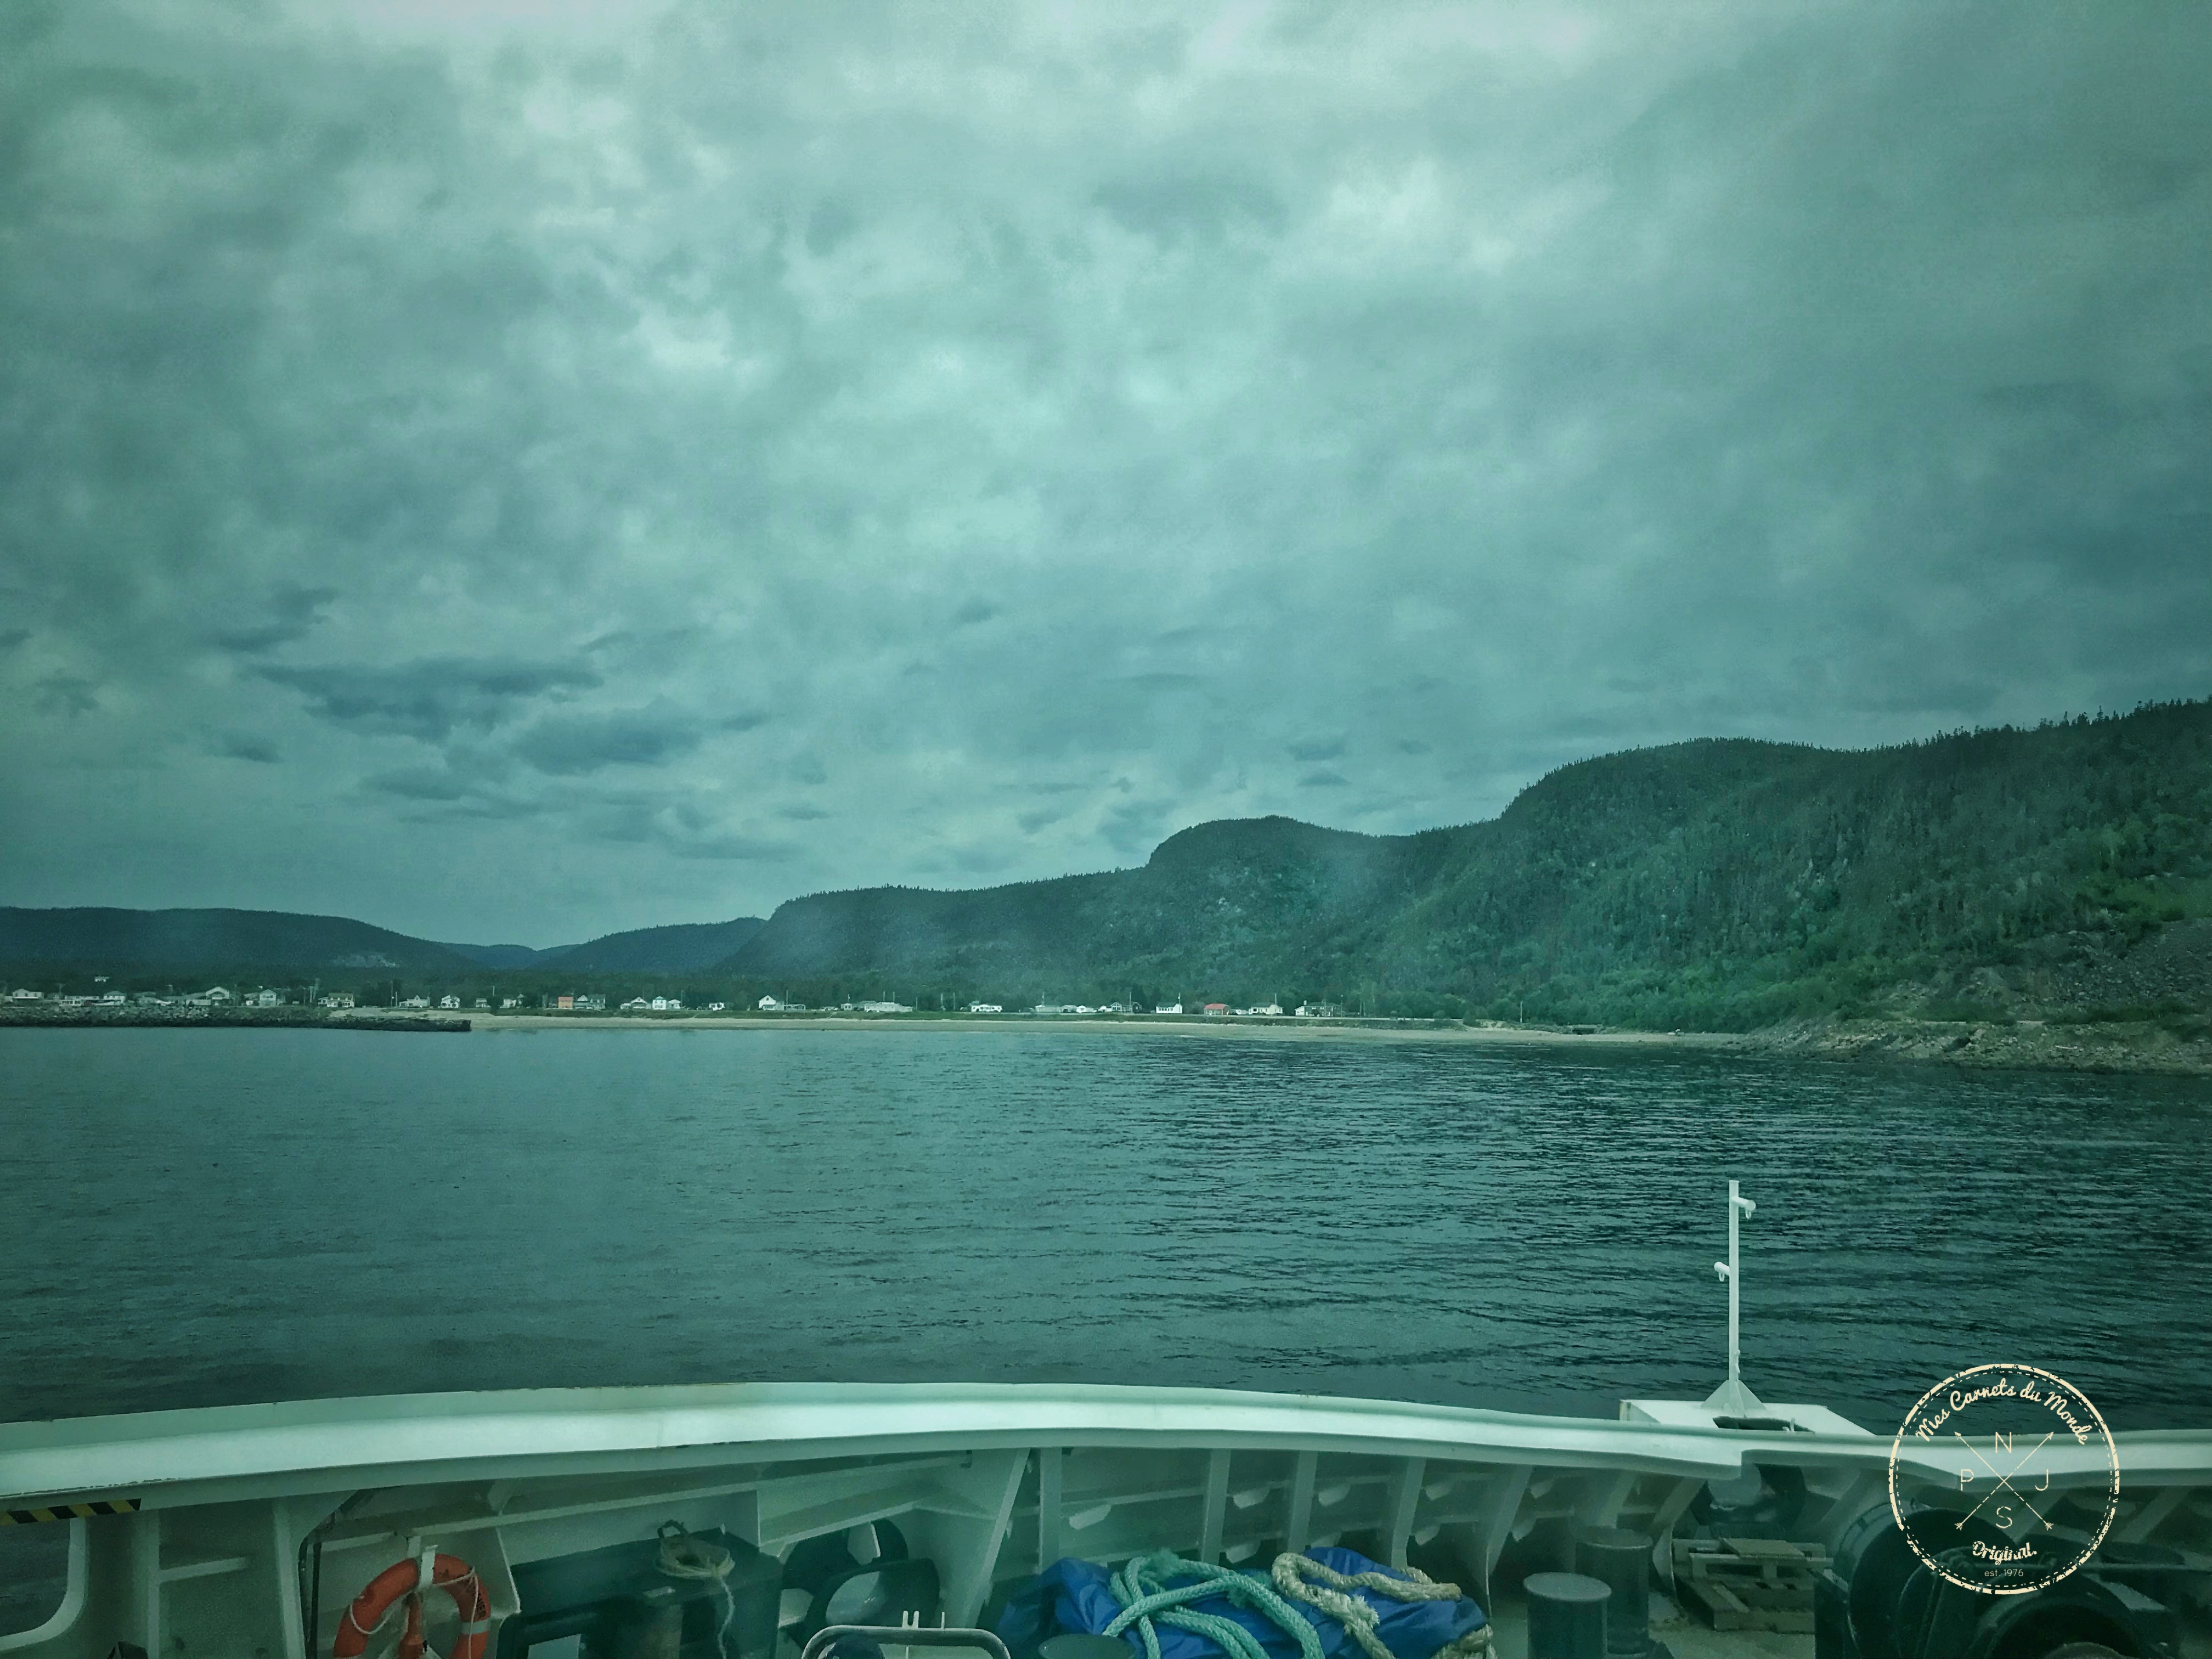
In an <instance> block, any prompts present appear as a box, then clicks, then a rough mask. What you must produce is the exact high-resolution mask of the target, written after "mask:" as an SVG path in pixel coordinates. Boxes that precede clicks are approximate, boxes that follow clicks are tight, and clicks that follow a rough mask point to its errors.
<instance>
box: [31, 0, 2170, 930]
mask: <svg viewBox="0 0 2212 1659" xmlns="http://www.w3.org/2000/svg"><path fill="white" fill-rule="evenodd" d="M603 5H604V15H603V16H599V17H598V18H597V21H595V12H596V11H598V10H599V8H595V7H592V6H583V7H576V8H570V9H567V10H566V11H564V13H563V15H564V16H565V17H567V18H568V25H565V26H564V28H566V30H567V32H565V33H558V32H556V33H548V32H544V31H539V32H537V33H533V34H531V35H529V36H525V35H523V34H522V33H515V34H514V35H513V37H512V38H509V37H507V36H506V35H503V34H502V33H501V30H502V28H503V27H505V26H504V25H501V24H500V23H499V22H498V21H496V18H497V15H498V14H497V11H496V9H495V10H494V11H493V12H492V13H484V12H482V11H480V10H476V9H470V8H465V7H462V8H431V7H428V6H424V7H418V8H415V9H411V10H410V9H404V8H394V7H392V6H390V5H386V4H381V3H375V0H354V3H353V8H352V10H351V12H350V14H349V16H350V21H348V22H344V23H343V24H342V23H340V22H338V21H333V16H334V14H332V13H331V11H330V10H329V9H325V8H313V9H310V8H306V7H301V8H299V9H297V10H296V11H287V10H286V9H285V8H284V6H283V4H282V3H281V0H280V3H278V4H276V5H273V6H268V7H260V8H246V9H239V8H234V7H230V6H217V5H210V6H208V7H206V8H204V9H201V8H197V7H195V6H193V5H191V4H186V5H185V6H182V7H160V8H155V7H151V6H144V7H139V6H133V5H127V4H126V5H116V4H112V3H108V0H88V3H84V4H78V5H67V6H64V5H60V4H55V3H44V4H31V5H19V6H16V7H15V8H12V9H4V10H0V30H4V31H5V35H4V38H0V112H3V113H0V157H4V158H5V159H4V161H0V248H4V249H5V250H7V257H4V258H0V339H4V340H5V341H6V342H7V343H8V349H7V350H6V351H4V352H0V620H3V621H4V623H5V628H4V629H0V696H8V697H9V698H10V699H11V703H10V706H11V707H13V708H15V710H16V711H17V714H18V718H17V719H15V720H12V721H9V722H0V814H4V816H5V818H6V821H7V822H9V823H11V824H14V823H29V824H33V825H38V826H44V827H43V828H42V829H40V830H38V831H37V832H36V833H35V834H33V835H32V836H27V837H25V838H23V839H22V840H21V843H20V844H18V845H15V846H14V847H13V848H11V860H12V861H11V864H10V875H11V880H12V883H13V890H11V891H10V892H9V893H8V894H5V895H0V897H5V898H7V899H8V900H9V901H10V902H33V903H40V902H44V903H64V902H88V903H90V902H125V903H191V902H208V903H216V902H242V903H252V904H262V905H278V906H289V907H290V908H307V909H317V910H332V909H343V910H352V911H355V912H357V913H362V914H365V915H368V916H369V917H370V918H371V919H372V920H376V921H385V922H387V923H391V924H393V925H400V926H410V927H414V928H416V930H417V931H421V932H424V933H430V934H431V935H433V936H435V937H440V938H454V937H461V936H465V935H466V934H469V933H483V935H484V936H491V935H493V934H496V935H498V936H501V937H530V938H544V939H547V940H548V942H550V939H551V938H552V937H553V936H556V935H557V936H562V937H580V936H583V935H584V934H586V933H592V932H604V931H609V930H611V929H614V928H617V927H631V926H635V925H638V924H639V923H641V922H642V921H679V920H685V919H690V918H693V917H696V916H697V915H708V914H713V915H731V914H737V913H738V911H740V910H744V909H761V910H765V909H766V908H768V907H769V906H771V905H772V904H774V903H775V902H776V901H777V900H778V899H780V898H781V897H784V896H788V895H789V894H792V893H794V892H799V891H804V890H809V889H812V888H819V887H831V886H850V885H855V884H862V883H867V882H874V881H886V880H889V881H895V880H901V879H920V878H923V877H925V876H929V877H931V878H933V879H942V880H967V879H981V878H985V877H990V878H1002V877H1006V878H1011V877H1023V878H1026V877H1033V876H1042V875H1048V874H1053V873H1056V872H1060V871H1064V870H1070V869H1080V868H1084V867H1092V866H1100V865H1103V864H1109V863H1127V862H1131V861H1134V860H1138V859H1141V858H1142V857H1144V856H1145V855H1146V854H1147V853H1148V852H1149V851H1150V848H1151V847H1152V845H1153V844H1155V843H1156V842H1158V839H1160V838H1161V837H1162V836H1164V835H1165V834H1168V833H1170V832H1172V831H1173V830H1174V829H1178V828H1181V827H1182V826H1183V825H1185V824H1187V823H1193V822H1197V821H1201V820H1204V819H1207V818H1213V817H1228V816H1236V815H1240V814H1255V813H1262V812H1268V811H1290V812H1293V813H1304V814H1308V815H1313V816H1322V814H1323V807H1322V805H1321V804H1322V803H1326V806H1327V816H1328V818H1329V821H1330V822H1334V823H1343V824H1345V825H1346V827H1349V828H1357V829H1370V830H1400V829H1412V828H1416V827H1419V826H1421V825H1423V824H1427V823H1444V822H1456V821H1464V820H1466V819H1468V818H1471V817H1480V816H1484V815H1486V814H1487V813H1489V812H1492V811H1496V810H1497V809H1498V807H1500V806H1501V805H1504V802H1505V800H1506V799H1510V795H1511V793H1512V792H1513V791H1514V790H1515V789H1516V788H1517V787H1520V786H1522V785H1523V784H1525V783H1526V782H1528V781H1529V780H1530V779H1531V778H1533V777H1534V776H1535V775H1539V774H1541V772H1542V771H1544V770H1545V769H1548V768H1549V767H1551V766H1553V765H1556V764H1558V763H1560V762H1562V761H1565V760H1568V759H1572V758H1575V757H1578V756H1581V755H1583V754H1588V753H1591V752H1595V751H1599V750H1607V749H1613V748H1618V747H1622V746H1626V745H1628V744H1640V743H1656V742H1663V741H1669V740H1673V739H1675V738H1686V737H1691V736H1697V735H1705V734H1718V733H1730V732H1741V733H1747V734H1751V735H1758V736H1766V737H1777V738H1793V739H1796V740H1802V741H1808V742H1821V743H1843V744H1850V743H1865V742H1876V741H1889V740H1893V739H1896V738H1903V737H1907V736H1912V735H1917V734H1920V733H1924V732H1928V731H1931V730H1935V729H1938V728H1943V727H1948V726H1957V725H1960V724H1966V723H1970V722H1972V721H1975V720H2033V719H2035V718H2038V717H2039V716H2041V715H2045V714H2053V713H2056V712H2058V711H2060V710H2062V709H2066V708H2095V707H2107V708H2112V707H2124V706H2127V705H2129V704H2130V703H2132V702H2135V701H2136V700H2137V699H2139V698H2142V697H2147V696H2188V695H2200V694H2201V693H2202V692H2203V690H2204V681H2205V670H2206V653H2205V651H2204V648H2203V617H2204V616H2205V614H2206V613H2207V611H2208V609H2212V592H2208V586H2212V577H2208V574H2207V573H2208V570H2212V558H2208V542H2212V487H2208V482H2207V477H2206V474H2207V469H2206V468H2205V467H2204V466H2203V457H2204V455H2205V453H2207V451H2208V448H2212V149H2208V147H2207V146H2206V144H2205V143H2204V142H2203V136H2204V133H2205V131H2207V130H2208V127H2212V108H2208V98H2212V94H2208V88H2212V32H2208V31H2206V30H2205V29H2204V28H2203V27H2202V18H2201V16H2199V15H2197V14H2196V13H2194V12H2193V11H2188V10H2185V9H2179V8H2174V9H2159V8H2130V9H2096V10H2087V9H2083V10H2058V9H2033V8H2028V9H2000V8H1948V7H1894V8H1871V7H1867V6H1863V5H1861V4H1857V3H1845V0H1833V3H1820V0H1815V3H1811V4H1807V5H1802V6H1790V7H1771V8H1768V7H1751V6H1746V7H1730V8H1723V9H1717V10H1698V9H1680V8H1666V7H1659V8H1653V7H1644V6H1637V5H1633V4H1629V3H1620V4H1593V5H1587V6H1568V5H1564V4H1563V5H1541V6H1536V5H1526V4H1518V3H1516V4H1494V5H1492V4H1482V3H1473V4H1468V5H1465V6H1454V7H1429V6H1423V5H1415V4H1410V3H1408V4H1398V3H1388V0H1386V3H1380V4H1376V5H1370V6H1365V7H1358V8H1340V9H1328V8H1312V7H1304V6H1298V5H1293V4H1288V3H1279V4H1268V3H1265V0H1255V3H1249V4H1244V3H1239V4H1234V5H1229V6H1226V7H1225V8H1223V9H1218V10H1210V11H1194V10H1193V9H1189V8H1188V7H1183V6H1168V5H1158V6H1153V5H1146V4H1139V5H1138V6H1136V7H1134V8H1121V7H1115V8H1078V9H1048V8H1045V7H1042V6H1038V7H1030V6H1015V5H1006V4H991V3H986V4H985V5H984V6H983V7H982V8H981V9H979V10H976V11H974V12H972V13H969V14H967V15H963V17H962V18H960V19H957V20H955V19H952V18H951V17H950V16H949V15H947V14H945V13H944V12H943V11H942V10H939V9H925V8H920V7H908V6H902V5H883V6H878V7H872V8H871V9H868V10H867V12H866V14H865V17H864V18H863V17H861V16H860V15H856V14H853V13H849V12H845V11H841V10H839V9H834V8H823V7H818V6H807V5H800V4H797V3H785V0H771V3H768V4H766V5H763V6H757V7H753V8H750V9H747V10H746V11H745V12H744V15H743V16H742V17H740V16H738V15H736V14H733V13H732V12H731V11H729V10H728V9H726V8H722V7H719V6H714V5H710V4H705V3H690V0H687V3H678V4H675V5H671V6H665V7H662V6H657V5H651V4H647V3H645V0H631V3H627V4H624V5H620V6H617V4H615V3H614V0H603ZM337 15H339V16H344V15H348V14H337ZM471 19H474V20H476V21H471ZM1347 755H1350V756H1356V757H1358V765H1357V766H1356V767H1352V766H1351V765H1350V764H1349V763H1348V762H1346V761H1345V759H1344V757H1346V756H1347ZM241 761H245V762H250V763H252V764H249V765H241V764H240V762H241ZM1340 765H1341V766H1343V767H1345V768H1346V769H1344V770H1340V769H1337V768H1338V766H1340ZM1355 773H1356V775H1357V781H1356V785H1355V784H1354V783H1353V782H1352V781H1348V780H1349V779H1350V777H1351V775H1352V774H1355ZM125 776H129V777H131V778H134V779H137V780H141V781H143V780H145V779H149V778H153V779H158V787H140V786H139V785H138V784H133V785H132V787H130V788H127V789H126V788H122V787H118V785H117V783H116V782H115V780H117V779H118V778H122V777H125ZM1041 802H1042V803H1045V805H1044V807H1042V808H1041V807H1040V803H1041ZM333 803H342V805H333ZM93 823H97V824H99V825H100V829H101V835H102V836H103V837H104V838H105V843H106V845H108V846H109V847H111V848H118V849H121V850H120V851H118V852H117V853H116V854H113V855H112V856H106V855H103V860H102V861H100V862H92V861H88V854H85V853H84V852H83V851H82V848H84V847H85V846H87V845H88V844H89V843H88V838H87V837H86V836H84V835H83V834H82V833H81V831H82V829H83V827H84V826H86V825H88V824H93ZM180 824H190V825H192V826H196V827H195V828H194V829H191V831H190V832H189V833H190V835H191V836H197V837H199V841H198V842H197V843H195V846H196V849H197V850H191V851H188V852H186V853H185V854H174V852H173V849H174V848H177V847H178V846H179V836H180V835H184V834H185V832H184V831H180V830H179V828H178V826H179V825H180ZM817 824H823V825H831V826H834V833H832V830H831V829H828V828H825V829H812V828H808V829H805V830H803V831H802V830H800V829H799V828H797V827H798V826H812V825H817ZM133 849H137V851H144V850H146V849H162V850H161V856H160V857H158V858H157V857H153V856H145V857H140V856H137V852H134V851H133ZM433 853H435V856H431V854H433ZM133 883H143V885H133ZM272 883H274V884H276V885H274V886H272V885H270V884H272ZM410 907H411V908H410ZM471 917H474V918H475V920H474V921H471V920H470V918H471Z"/></svg>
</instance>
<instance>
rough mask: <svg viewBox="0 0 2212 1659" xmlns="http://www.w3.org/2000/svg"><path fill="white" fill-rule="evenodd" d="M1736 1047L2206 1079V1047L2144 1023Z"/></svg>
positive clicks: (1786, 1038) (1772, 1035) (1825, 1023)
mask: <svg viewBox="0 0 2212 1659" xmlns="http://www.w3.org/2000/svg"><path fill="white" fill-rule="evenodd" d="M1737 1042H1738V1044H1739V1046H1741V1047H1742V1048H1746V1049H1749V1050H1753V1051H1755V1052H1759V1053H1762V1054H1779V1055H1795V1056H1802V1057H1806V1058H1810V1059H1821V1060H1897V1061H1905V1062H1910V1063H1916V1064H1940V1065H1945V1066H1974V1067H1978V1068H1981V1069H1986V1070H2013V1071H2056V1072H2140V1073H2157V1074H2161V1075H2166V1076H2178V1077H2212V1040H2208V1039H2207V1038H2205V1037H2204V1036H2190V1035H2185V1034H2184V1033H2182V1032H2179V1031H2176V1030H2172V1029H2171V1028H2169V1027H2167V1026H2165V1025H2161V1024H2157V1023H2155V1022H2153V1021H2148V1020H2140V1021H2134V1022H2121V1021H2111V1022H2105V1021H2100V1022H2095V1023H2082V1024H2075V1023H2064V1024H2055V1023H2052V1022H2050V1021H2047V1020H2040V1019H2015V1020H2008V1021H2007V1020H1983V1021H1966V1020H1929V1019H1897V1018H1890V1019H1862V1020H1793V1021H1790V1022H1788V1023H1786V1024H1781V1025H1773V1026H1769V1027H1767V1028H1766V1029H1765V1030H1758V1031H1747V1032H1746V1033H1745V1034H1744V1035H1743V1036H1741V1037H1740V1038H1738V1039H1737Z"/></svg>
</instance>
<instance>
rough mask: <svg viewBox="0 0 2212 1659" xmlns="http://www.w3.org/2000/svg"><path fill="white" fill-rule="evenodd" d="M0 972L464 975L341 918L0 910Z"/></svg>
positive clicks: (435, 948)
mask: <svg viewBox="0 0 2212 1659" xmlns="http://www.w3.org/2000/svg"><path fill="white" fill-rule="evenodd" d="M0 963H82V964H87V965H91V966H96V967H99V968H101V969H118V970H128V969H150V968H171V969H178V970H179V971H185V970H191V971H199V972H216V971H219V970H221V969H225V968H230V967H234V966H240V965H251V966H253V967H256V968H290V969H302V970H305V969H333V968H335V969H384V968H400V969H414V970H416V971H418V972H428V973H446V972H454V971H459V970H461V969H466V968H467V967H468V966H469V963H468V962H467V960H466V959H465V957H462V956H460V955H459V954H457V953H456V952H455V951H453V948H452V947H451V946H449V945H435V944H433V943H431V941H429V940H428V939H410V938H409V937H408V936H407V935H406V934H404V933H392V932H390V931H389V930H387V929H386V928H382V927H371V926H369V924H368V923H367V922H365V921H353V920H352V919H351V918H350V917H347V916H310V915H295V914H294V913H293V912H290V911H286V910H121V909H112V908H95V907H80V908H71V909H58V910H27V909H16V908H0Z"/></svg>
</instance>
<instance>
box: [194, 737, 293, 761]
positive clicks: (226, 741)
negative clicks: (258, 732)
mask: <svg viewBox="0 0 2212 1659" xmlns="http://www.w3.org/2000/svg"><path fill="white" fill-rule="evenodd" d="M208 752H209V753H210V754H213V755H220V756H222V757H223V758H224V759H225V760H242V761H252V762H253V763H255V764H256V765H258V766H274V765H276V763H278V762H279V761H281V760H283V758H284V757H283V754H282V753H281V752H280V751H279V750H278V749H277V747H276V744H273V743H270V741H269V740H268V739H267V738H257V737H253V736H252V735H250V734H249V733H246V732H224V733H223V734H222V735H221V736H220V737H218V738H216V740H215V741H214V742H213V743H212V744H210V745H209V749H208Z"/></svg>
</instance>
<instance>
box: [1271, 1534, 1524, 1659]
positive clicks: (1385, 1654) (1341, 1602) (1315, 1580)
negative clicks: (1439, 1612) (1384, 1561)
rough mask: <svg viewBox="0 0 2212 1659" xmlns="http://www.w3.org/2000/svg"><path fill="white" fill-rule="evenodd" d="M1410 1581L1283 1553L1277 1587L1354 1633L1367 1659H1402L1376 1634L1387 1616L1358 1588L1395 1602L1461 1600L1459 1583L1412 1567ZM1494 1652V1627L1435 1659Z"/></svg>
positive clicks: (1480, 1628)
mask: <svg viewBox="0 0 2212 1659" xmlns="http://www.w3.org/2000/svg"><path fill="white" fill-rule="evenodd" d="M1405 1571H1406V1577H1403V1578H1401V1577H1397V1576H1396V1575H1395V1574H1393V1573H1387V1572H1358V1573H1344V1572H1339V1571H1336V1569H1335V1568H1334V1567H1330V1566H1325V1565H1322V1563H1321V1562H1319V1561H1316V1560H1315V1559H1313V1558H1312V1557H1311V1556H1306V1555H1295V1554H1283V1555H1279V1556H1277V1557H1276V1558H1275V1574H1274V1577H1275V1588H1276V1589H1279V1590H1280V1591H1281V1592H1282V1593H1283V1595H1284V1596H1285V1598H1286V1599H1288V1600H1290V1601H1303V1602H1304V1603H1305V1604H1306V1605H1307V1606H1308V1607H1315V1608H1317V1609H1319V1610H1320V1611H1321V1612H1322V1613H1327V1614H1328V1616H1329V1617H1330V1618H1332V1619H1334V1620H1336V1621H1337V1623H1339V1624H1340V1625H1342V1626H1344V1628H1345V1629H1346V1631H1347V1632H1350V1633H1351V1636H1352V1640H1353V1641H1355V1642H1357V1643H1358V1644H1359V1648H1360V1651H1361V1652H1363V1653H1364V1654H1365V1655H1366V1656H1367V1659H1397V1656H1396V1655H1395V1654H1394V1653H1392V1652H1391V1651H1390V1650H1389V1648H1388V1647H1386V1646H1385V1645H1383V1638H1381V1637H1380V1636H1378V1635H1376V1633H1375V1630H1376V1626H1377V1625H1379V1624H1380V1623H1382V1620H1383V1615H1382V1614H1380V1613H1377V1612H1376V1611H1375V1609H1374V1608H1372V1607H1369V1606H1368V1605H1367V1603H1366V1602H1364V1601H1361V1600H1360V1599H1359V1598H1358V1596H1356V1595H1347V1594H1346V1592H1347V1591H1350V1590H1354V1589H1364V1590H1371V1591H1373V1592H1374V1593H1375V1594H1376V1595H1387V1596H1389V1598H1390V1599H1391V1600H1392V1601H1458V1600H1459V1586H1458V1585H1457V1584H1440V1583H1437V1581H1436V1580H1435V1579H1433V1578H1431V1577H1429V1575H1428V1574H1426V1573H1425V1572H1423V1571H1421V1570H1420V1569H1419V1567H1407V1569H1406V1570H1405ZM1489 1651H1490V1626H1488V1625H1487V1624H1484V1625H1481V1626H1477V1627H1476V1628H1475V1629H1474V1630H1471V1631H1469V1632H1468V1633H1467V1634H1466V1635H1464V1636H1462V1637H1461V1638H1459V1639H1458V1640H1457V1641H1456V1642H1447V1643H1446V1644H1444V1645H1443V1647H1441V1648H1438V1649H1437V1650H1436V1652H1435V1653H1434V1654H1432V1655H1431V1656H1430V1659H1474V1656H1476V1655H1479V1654H1485V1653H1487V1652H1489Z"/></svg>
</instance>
